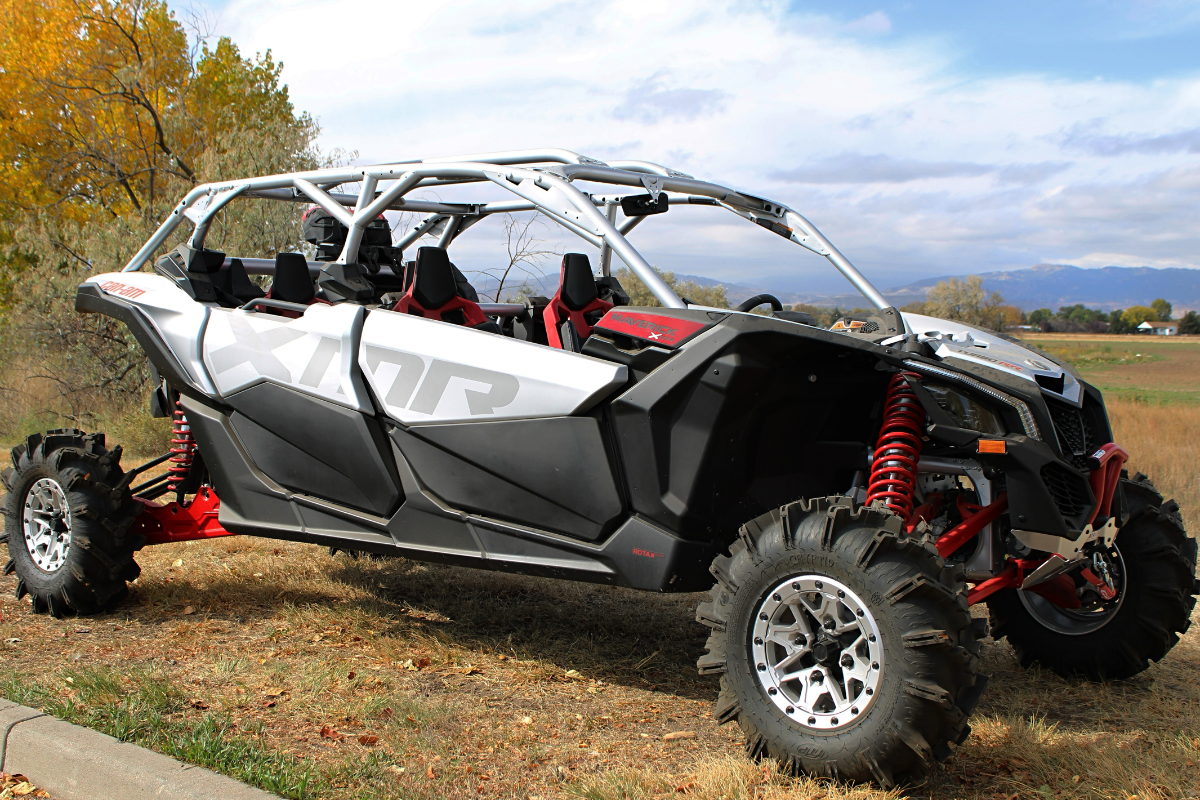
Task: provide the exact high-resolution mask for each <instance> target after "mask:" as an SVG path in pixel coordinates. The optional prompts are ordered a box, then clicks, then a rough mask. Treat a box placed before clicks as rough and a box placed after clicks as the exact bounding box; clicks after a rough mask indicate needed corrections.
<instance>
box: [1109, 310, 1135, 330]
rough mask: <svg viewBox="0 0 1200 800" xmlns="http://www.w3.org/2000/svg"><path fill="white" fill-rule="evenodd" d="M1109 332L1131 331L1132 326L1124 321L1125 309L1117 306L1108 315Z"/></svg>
mask: <svg viewBox="0 0 1200 800" xmlns="http://www.w3.org/2000/svg"><path fill="white" fill-rule="evenodd" d="M1108 332H1109V333H1133V328H1132V327H1130V325H1129V323H1128V322H1126V321H1125V309H1123V308H1118V309H1117V310H1116V311H1112V312H1110V313H1109V315H1108Z"/></svg>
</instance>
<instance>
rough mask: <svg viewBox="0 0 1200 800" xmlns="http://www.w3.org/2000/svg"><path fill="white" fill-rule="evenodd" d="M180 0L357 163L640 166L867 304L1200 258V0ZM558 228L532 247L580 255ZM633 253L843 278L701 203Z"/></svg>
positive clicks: (487, 244) (774, 280) (484, 234)
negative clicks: (679, 178)
mask: <svg viewBox="0 0 1200 800" xmlns="http://www.w3.org/2000/svg"><path fill="white" fill-rule="evenodd" d="M193 8H194V9H195V10H197V11H200V12H202V13H203V14H204V15H205V16H207V17H208V19H209V20H210V24H211V25H212V27H213V30H214V31H215V32H216V33H217V34H220V35H229V36H231V37H232V38H233V39H234V41H235V42H237V44H238V45H239V46H240V47H241V48H242V51H243V52H244V53H253V52H261V51H265V50H267V49H270V50H271V51H272V54H273V56H274V57H276V58H277V59H279V60H281V61H282V62H283V63H284V70H283V78H284V80H285V81H286V83H287V84H288V86H289V88H290V91H291V96H292V98H293V100H294V102H295V103H296V105H297V107H298V108H300V109H304V110H307V111H309V112H310V113H312V114H313V115H315V116H316V117H317V118H318V119H319V121H320V123H321V126H322V129H323V132H322V139H321V143H322V146H323V147H324V148H325V149H327V150H332V149H335V148H342V149H345V150H350V151H357V159H356V160H357V163H381V162H387V161H391V160H401V159H409V158H423V157H434V156H445V155H453V154H456V153H475V152H486V151H494V150H505V149H526V148H535V147H563V148H567V149H570V150H575V151H577V152H580V153H583V154H586V155H589V156H592V157H594V158H599V159H602V160H603V159H608V158H613V159H615V158H623V159H642V160H648V161H655V162H658V163H662V164H665V165H667V166H670V167H673V168H675V169H678V170H682V171H684V172H687V173H690V174H692V175H695V176H696V177H699V178H704V179H707V180H713V181H716V182H719V183H724V184H727V185H731V186H735V187H737V188H740V189H743V190H745V191H748V192H750V193H753V194H755V195H758V196H762V197H767V198H770V199H773V200H775V201H778V202H781V203H783V204H786V205H788V206H789V207H791V208H793V209H795V210H797V211H799V212H800V213H801V214H804V215H805V216H806V217H807V218H808V219H809V220H811V221H812V222H813V223H815V224H816V225H817V226H818V227H819V228H820V229H821V230H822V231H823V232H824V233H825V235H826V236H828V237H829V238H830V239H831V240H832V241H833V242H834V244H836V245H837V246H838V248H839V249H840V250H841V251H842V252H843V253H844V254H845V255H846V256H847V257H848V258H849V259H850V260H851V261H852V262H854V263H855V264H856V265H857V266H858V267H859V268H860V270H862V272H863V273H864V274H866V275H867V277H868V278H869V279H870V280H871V281H872V282H874V283H875V284H876V286H878V287H880V288H881V289H886V288H888V287H894V286H901V285H905V284H907V283H910V282H912V281H915V280H919V279H924V278H929V277H935V276H940V275H965V274H973V273H979V272H988V271H992V270H1001V269H1016V268H1024V267H1030V266H1033V265H1035V264H1039V263H1056V264H1074V265H1077V266H1080V267H1102V266H1108V265H1117V266H1151V267H1189V268H1195V267H1200V224H1198V222H1200V220H1198V217H1200V0H1191V1H1184V0H1179V1H1177V2H1173V1H1171V0H1163V1H1162V2H1155V1H1154V0H1125V1H1122V2H1118V1H1117V0H1112V1H1111V2H1110V1H1107V0H1076V1H1075V2H1055V0H1043V2H1037V3H1035V2H1024V0H1006V1H1005V2H992V1H991V0H969V1H968V2H963V1H962V0H957V1H956V2H940V1H939V2H880V1H879V0H876V1H875V2H864V1H863V0H838V2H831V1H830V2H825V1H823V0H816V1H814V2H790V3H789V2H773V1H772V0H760V1H759V2H741V3H730V2H720V1H719V0H690V1H689V2H680V3H676V2H663V1H662V0H660V1H659V2H647V0H612V1H611V2H605V1H604V0H583V1H582V2H577V1H576V0H508V2H504V3H496V2H451V3H411V2H395V1H394V0H355V1H354V2H350V1H349V0H344V1H343V2H328V1H321V0H226V1H225V2H220V0H208V2H207V3H206V2H200V3H198V4H196V5H194V6H193ZM439 196H442V197H444V199H458V198H457V197H455V196H452V195H448V194H445V193H443V194H442V195H439ZM488 225H490V227H488ZM652 228H653V230H652ZM471 233H472V234H473V238H472V241H471V242H470V243H468V242H467V241H466V237H465V236H464V239H463V240H461V241H460V242H459V243H456V244H455V246H454V249H455V250H457V252H452V255H453V257H455V259H456V261H459V262H461V263H460V266H463V265H465V266H470V267H473V268H483V266H482V265H486V264H488V263H489V262H488V259H489V258H491V259H493V260H494V259H495V258H496V257H497V256H498V255H499V253H496V252H494V251H495V248H496V247H500V248H501V249H502V248H503V238H502V234H503V230H502V228H501V226H500V225H499V224H498V223H497V224H492V223H488V224H486V225H480V226H478V227H477V228H475V229H473V230H472V232H471ZM569 236H570V235H569V234H568V235H567V237H568V238H564V239H561V241H560V240H559V239H558V238H557V237H556V236H555V235H554V234H553V233H552V232H547V233H546V237H547V239H548V240H553V242H554V243H555V245H554V246H555V247H558V248H560V249H561V248H564V247H566V248H570V249H572V250H581V247H580V245H582V242H580V241H579V240H574V241H571V239H570V238H569ZM630 239H631V241H632V242H633V243H634V245H635V246H637V247H638V248H639V249H640V250H641V251H642V252H643V254H644V255H646V257H647V258H648V260H650V262H651V263H653V264H654V265H655V266H657V267H660V268H662V269H670V270H674V271H676V272H680V273H684V274H692V275H703V276H707V277H711V278H715V279H718V280H724V281H729V282H739V283H744V284H748V285H753V286H767V287H770V286H777V287H779V288H780V289H781V290H787V291H794V290H797V289H798V288H800V287H808V288H810V289H812V290H813V291H844V290H845V289H846V288H847V286H848V285H847V284H846V283H845V282H844V281H842V280H841V279H840V278H839V277H838V276H837V275H836V273H835V272H834V271H833V269H832V267H830V266H828V264H827V262H825V261H824V260H823V259H820V258H818V257H817V256H814V255H812V254H809V253H807V252H806V251H804V250H802V249H801V248H798V247H796V246H795V245H789V244H788V243H787V242H786V241H784V240H782V239H780V238H778V237H775V236H772V235H770V234H768V233H767V232H765V231H763V230H761V229H758V228H755V227H754V226H750V225H747V224H746V223H745V222H742V221H741V220H739V219H738V218H737V217H734V216H733V215H731V214H728V212H722V211H720V210H713V209H699V208H695V209H678V208H673V209H672V212H671V213H670V214H668V215H666V216H664V217H661V218H655V219H653V220H650V221H648V222H647V224H645V225H643V226H642V227H641V228H639V229H638V231H637V232H635V233H633V234H631V236H630Z"/></svg>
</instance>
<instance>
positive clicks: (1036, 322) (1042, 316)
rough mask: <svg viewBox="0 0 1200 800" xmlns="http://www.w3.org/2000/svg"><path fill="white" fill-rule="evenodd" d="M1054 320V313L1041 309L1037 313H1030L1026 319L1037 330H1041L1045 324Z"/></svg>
mask: <svg viewBox="0 0 1200 800" xmlns="http://www.w3.org/2000/svg"><path fill="white" fill-rule="evenodd" d="M1051 319H1054V312H1053V311H1051V310H1050V309H1048V308H1039V309H1037V310H1035V311H1030V312H1029V315H1028V316H1027V317H1026V320H1028V322H1029V324H1030V325H1032V326H1034V327H1035V328H1040V327H1041V325H1042V323H1043V322H1046V321H1047V320H1051Z"/></svg>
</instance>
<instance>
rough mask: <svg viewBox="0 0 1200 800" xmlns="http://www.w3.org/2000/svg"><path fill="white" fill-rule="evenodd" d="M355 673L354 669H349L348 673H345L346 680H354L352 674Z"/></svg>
mask: <svg viewBox="0 0 1200 800" xmlns="http://www.w3.org/2000/svg"><path fill="white" fill-rule="evenodd" d="M356 674H357V673H355V671H354V670H350V673H349V674H348V675H346V680H350V681H352V680H354V676H355V675H356Z"/></svg>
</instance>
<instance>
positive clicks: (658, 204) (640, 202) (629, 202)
mask: <svg viewBox="0 0 1200 800" xmlns="http://www.w3.org/2000/svg"><path fill="white" fill-rule="evenodd" d="M621 210H622V211H624V212H625V216H627V217H648V216H650V215H651V214H665V213H666V211H667V194H666V192H660V193H659V195H658V200H657V201H655V200H654V199H653V198H652V197H651V196H650V195H648V194H633V195H630V196H628V197H622V198H621Z"/></svg>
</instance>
